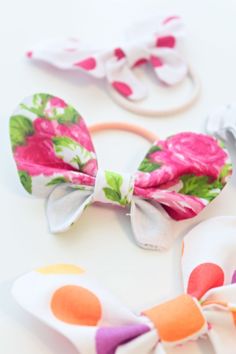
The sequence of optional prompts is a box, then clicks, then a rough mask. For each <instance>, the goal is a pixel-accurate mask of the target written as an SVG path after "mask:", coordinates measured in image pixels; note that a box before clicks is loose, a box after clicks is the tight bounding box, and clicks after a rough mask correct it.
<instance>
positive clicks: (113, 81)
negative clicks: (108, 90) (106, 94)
mask: <svg viewBox="0 0 236 354" xmlns="http://www.w3.org/2000/svg"><path fill="white" fill-rule="evenodd" d="M183 28H184V25H183V22H182V19H181V18H180V17H178V16H170V17H167V18H162V17H158V18H156V17H155V18H154V19H149V20H148V21H145V22H144V23H141V24H140V25H138V26H135V28H134V29H133V30H130V31H129V33H128V36H127V37H129V38H128V40H127V41H124V42H123V43H122V45H121V46H120V47H113V48H112V47H111V48H105V49H102V48H101V49H91V48H88V46H87V45H84V44H83V43H82V41H81V40H75V39H71V38H70V39H62V40H57V41H55V40H49V41H47V42H43V43H40V44H38V45H36V46H35V47H34V48H33V49H32V50H31V51H30V52H28V53H27V55H28V57H29V58H33V59H36V60H42V61H46V62H48V63H50V64H52V65H54V66H56V67H58V68H61V69H68V70H74V69H76V68H77V69H80V70H83V71H84V72H86V73H88V74H89V75H91V76H93V77H96V78H105V79H106V80H107V81H108V83H109V84H110V85H111V86H112V87H113V88H114V89H115V90H116V91H117V92H118V93H119V94H120V95H122V96H125V97H127V98H129V99H130V100H132V101H137V100H140V99H143V98H144V97H145V96H146V95H147V88H146V87H145V85H143V84H142V82H140V80H139V79H138V78H137V77H136V75H135V74H134V72H133V68H134V67H135V66H137V65H141V64H144V63H146V62H148V63H150V65H151V66H152V67H153V69H154V72H155V74H156V76H157V78H158V81H161V82H163V83H164V84H166V85H170V86H172V85H175V84H177V83H179V82H181V81H182V80H183V79H184V78H185V77H186V76H187V75H188V71H189V68H188V64H187V61H186V60H185V59H184V57H183V55H182V53H181V52H182V51H181V48H180V47H181V46H179V43H180V42H181V40H182V37H183V34H184V30H183Z"/></svg>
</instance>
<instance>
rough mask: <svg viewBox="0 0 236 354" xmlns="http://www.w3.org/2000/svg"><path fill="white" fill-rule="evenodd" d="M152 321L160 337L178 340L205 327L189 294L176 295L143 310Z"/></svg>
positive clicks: (173, 340)
mask: <svg viewBox="0 0 236 354" xmlns="http://www.w3.org/2000/svg"><path fill="white" fill-rule="evenodd" d="M144 315H146V316H147V317H148V318H150V320H151V321H152V322H153V323H154V325H155V327H156V329H157V331H158V334H159V336H160V339H161V340H162V341H164V342H169V343H170V342H178V341H181V340H184V339H189V337H191V336H194V335H196V334H198V333H200V332H201V331H202V330H204V329H206V328H207V323H206V320H205V318H204V316H203V314H202V312H201V309H200V308H199V306H198V305H197V304H196V302H195V301H194V300H193V298H192V297H191V296H189V295H181V296H178V297H177V298H176V299H174V300H170V301H167V302H165V303H163V304H161V305H158V306H155V307H153V308H151V309H150V310H147V311H145V312H144Z"/></svg>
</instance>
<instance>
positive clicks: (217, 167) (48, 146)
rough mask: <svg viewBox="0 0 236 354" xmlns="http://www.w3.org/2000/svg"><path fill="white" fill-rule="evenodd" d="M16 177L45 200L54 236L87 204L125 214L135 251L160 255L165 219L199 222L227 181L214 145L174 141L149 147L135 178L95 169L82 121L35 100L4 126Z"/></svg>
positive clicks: (63, 106)
mask: <svg viewBox="0 0 236 354" xmlns="http://www.w3.org/2000/svg"><path fill="white" fill-rule="evenodd" d="M10 136H11V143H12V149H13V155H14V159H15V161H16V164H17V168H18V173H19V177H20V180H21V183H22V184H23V186H24V188H25V189H26V191H27V192H28V193H30V194H33V195H35V196H39V197H48V199H47V206H46V213H47V217H48V221H49V226H50V229H51V231H52V232H62V231H65V230H66V229H67V228H69V227H70V226H71V225H72V224H73V223H74V222H75V221H76V220H77V219H78V218H79V217H80V216H81V214H82V213H83V211H84V209H85V208H86V207H87V206H88V205H89V204H91V203H93V202H101V203H111V204H114V205H117V206H121V207H130V217H131V223H132V228H133V232H134V236H135V239H136V241H137V243H138V244H139V245H140V246H142V247H146V248H153V249H155V248H158V249H162V248H166V247H169V246H170V244H171V242H172V240H173V233H172V232H170V228H171V226H172V223H171V219H174V220H183V219H188V218H191V217H194V216H195V215H197V214H198V213H199V212H200V211H201V210H202V209H203V208H204V207H205V206H206V205H207V204H208V203H209V202H210V201H211V200H213V199H214V198H215V197H216V196H217V195H218V194H219V193H220V191H221V190H222V188H223V187H224V185H225V184H226V182H227V178H228V176H229V175H230V174H231V170H232V167H231V163H230V159H229V155H228V153H227V151H226V150H225V149H224V148H223V147H222V145H221V143H220V142H219V141H217V140H216V139H215V138H213V137H211V136H208V135H203V134H197V133H190V132H186V133H180V134H176V135H173V136H170V137H169V138H167V139H166V140H159V141H157V142H155V143H154V144H153V146H152V147H151V148H150V149H149V151H148V153H147V154H146V156H145V158H144V160H143V161H142V162H141V164H140V166H139V168H138V171H137V172H136V173H133V174H128V173H118V172H117V171H103V170H99V169H98V164H97V158H96V154H95V150H94V147H93V143H92V140H91V137H90V134H89V131H88V129H87V127H86V125H85V122H84V120H83V118H82V117H81V116H80V115H79V113H78V112H77V111H76V110H75V109H74V108H73V107H72V106H70V105H68V104H67V103H65V102H64V101H63V100H62V99H60V98H58V97H54V96H51V95H48V94H36V95H34V96H32V97H28V98H27V99H25V100H24V101H23V103H21V104H20V105H19V106H18V107H17V109H16V111H15V112H14V114H13V115H12V117H11V119H10Z"/></svg>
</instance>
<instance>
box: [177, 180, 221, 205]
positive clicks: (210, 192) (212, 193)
mask: <svg viewBox="0 0 236 354" xmlns="http://www.w3.org/2000/svg"><path fill="white" fill-rule="evenodd" d="M180 179H181V181H182V182H183V187H182V189H181V190H180V191H179V193H182V194H186V195H193V196H196V197H199V198H203V199H206V200H208V201H211V200H213V199H214V198H215V197H216V196H217V195H218V194H219V192H220V190H221V189H222V188H223V184H222V182H221V180H220V179H217V180H215V181H213V182H211V181H210V180H209V177H207V176H195V175H185V176H182V177H181V178H180Z"/></svg>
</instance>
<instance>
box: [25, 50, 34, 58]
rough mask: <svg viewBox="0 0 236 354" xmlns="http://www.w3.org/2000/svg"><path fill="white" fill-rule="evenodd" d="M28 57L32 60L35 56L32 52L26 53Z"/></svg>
mask: <svg viewBox="0 0 236 354" xmlns="http://www.w3.org/2000/svg"><path fill="white" fill-rule="evenodd" d="M26 56H27V57H28V58H29V59H31V58H32V56H33V52H32V51H29V52H26Z"/></svg>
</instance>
